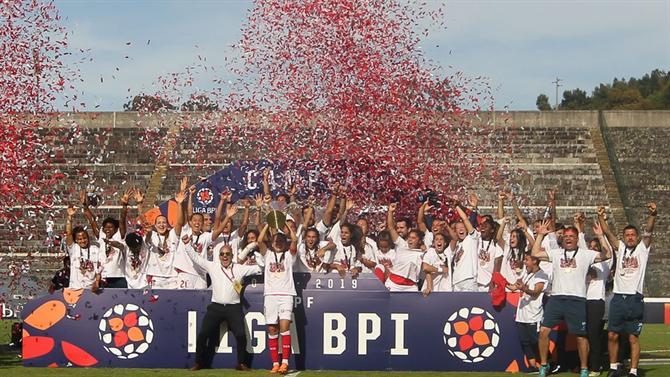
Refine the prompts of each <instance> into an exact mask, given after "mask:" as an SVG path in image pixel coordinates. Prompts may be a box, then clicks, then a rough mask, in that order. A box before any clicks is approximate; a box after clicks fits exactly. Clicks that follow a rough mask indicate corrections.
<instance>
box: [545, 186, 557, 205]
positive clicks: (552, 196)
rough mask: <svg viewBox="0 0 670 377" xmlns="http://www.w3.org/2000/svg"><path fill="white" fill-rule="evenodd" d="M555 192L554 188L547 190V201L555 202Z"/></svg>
mask: <svg viewBox="0 0 670 377" xmlns="http://www.w3.org/2000/svg"><path fill="white" fill-rule="evenodd" d="M556 191H558V190H556V189H555V188H553V189H550V190H547V199H548V200H550V201H552V202H553V201H555V200H556Z"/></svg>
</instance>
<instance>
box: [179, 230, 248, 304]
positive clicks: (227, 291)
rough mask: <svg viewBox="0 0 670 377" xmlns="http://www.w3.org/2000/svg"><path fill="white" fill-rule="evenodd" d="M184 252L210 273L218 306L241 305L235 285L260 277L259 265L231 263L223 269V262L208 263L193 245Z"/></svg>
mask: <svg viewBox="0 0 670 377" xmlns="http://www.w3.org/2000/svg"><path fill="white" fill-rule="evenodd" d="M184 250H185V251H186V254H187V255H188V256H189V258H192V260H193V263H195V264H197V265H198V266H199V267H200V268H202V269H204V270H205V271H207V273H209V277H210V278H211V279H212V302H216V303H218V304H226V305H229V304H239V303H240V294H239V293H237V291H236V290H235V288H234V283H235V282H236V281H237V282H240V283H241V282H242V279H244V277H245V276H249V275H259V274H260V273H261V268H260V267H259V266H258V265H251V266H247V265H243V264H237V263H231V265H230V266H228V268H223V266H222V265H221V262H220V261H219V260H218V258H217V261H216V262H214V261H208V260H207V259H206V258H204V257H202V256H201V255H200V254H199V253H196V252H195V251H194V250H193V247H191V244H190V243H189V244H188V245H185V247H184Z"/></svg>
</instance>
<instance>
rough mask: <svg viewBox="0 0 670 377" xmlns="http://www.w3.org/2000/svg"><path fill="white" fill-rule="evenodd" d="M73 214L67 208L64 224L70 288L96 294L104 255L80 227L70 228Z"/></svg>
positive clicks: (71, 208) (73, 210) (70, 208)
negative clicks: (68, 258)
mask: <svg viewBox="0 0 670 377" xmlns="http://www.w3.org/2000/svg"><path fill="white" fill-rule="evenodd" d="M75 213H77V210H76V209H74V208H73V207H68V209H67V220H66V224H65V232H66V238H65V243H66V245H67V248H68V249H67V250H68V254H69V255H70V288H73V289H79V288H86V289H88V288H90V289H91V290H92V291H94V292H97V291H98V290H99V288H100V280H101V278H102V277H101V273H102V269H103V266H104V265H105V254H104V253H103V252H102V251H101V250H100V248H99V247H98V245H96V244H92V243H91V240H90V238H89V236H88V232H87V231H86V230H85V229H84V228H82V227H80V226H77V227H75V228H72V217H73V216H74V215H75Z"/></svg>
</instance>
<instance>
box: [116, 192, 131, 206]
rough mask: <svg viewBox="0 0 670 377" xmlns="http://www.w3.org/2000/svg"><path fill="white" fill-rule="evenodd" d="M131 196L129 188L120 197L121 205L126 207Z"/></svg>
mask: <svg viewBox="0 0 670 377" xmlns="http://www.w3.org/2000/svg"><path fill="white" fill-rule="evenodd" d="M132 194H133V189H132V188H129V189H127V190H126V191H125V192H124V193H123V195H121V199H120V200H119V201H120V202H121V205H124V206H127V205H128V202H129V201H130V197H131V195H132Z"/></svg>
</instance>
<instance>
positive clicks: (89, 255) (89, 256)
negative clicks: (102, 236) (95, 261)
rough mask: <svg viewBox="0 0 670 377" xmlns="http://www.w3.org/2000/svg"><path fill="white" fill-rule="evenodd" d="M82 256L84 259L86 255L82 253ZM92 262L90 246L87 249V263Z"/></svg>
mask: <svg viewBox="0 0 670 377" xmlns="http://www.w3.org/2000/svg"><path fill="white" fill-rule="evenodd" d="M82 251H83V249H82ZM81 256H82V258H83V257H84V253H81ZM90 260H91V247H90V246H89V247H87V248H86V261H90Z"/></svg>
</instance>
